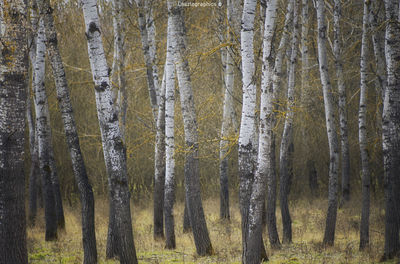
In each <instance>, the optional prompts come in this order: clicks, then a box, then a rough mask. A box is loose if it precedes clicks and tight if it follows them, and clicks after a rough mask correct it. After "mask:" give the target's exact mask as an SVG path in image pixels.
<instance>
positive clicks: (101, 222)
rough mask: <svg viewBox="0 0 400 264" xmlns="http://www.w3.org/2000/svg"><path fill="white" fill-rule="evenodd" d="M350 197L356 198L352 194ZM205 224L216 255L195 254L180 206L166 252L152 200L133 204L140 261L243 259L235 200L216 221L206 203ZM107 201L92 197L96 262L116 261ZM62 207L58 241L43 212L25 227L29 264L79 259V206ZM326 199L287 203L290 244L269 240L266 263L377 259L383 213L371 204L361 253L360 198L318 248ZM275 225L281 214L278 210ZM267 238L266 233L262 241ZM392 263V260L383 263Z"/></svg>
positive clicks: (214, 204)
mask: <svg viewBox="0 0 400 264" xmlns="http://www.w3.org/2000/svg"><path fill="white" fill-rule="evenodd" d="M353 200H358V199H356V198H354V199H353ZM203 206H204V209H205V214H206V218H207V225H208V229H209V233H210V236H211V241H212V244H213V248H214V250H215V254H214V255H213V256H209V257H199V256H197V255H196V251H195V246H194V242H193V236H192V234H191V233H183V232H182V218H183V204H182V203H178V204H177V205H176V206H175V222H176V231H175V233H176V244H177V248H176V250H165V249H164V241H162V240H159V241H155V240H154V239H153V228H152V219H153V216H152V215H153V214H152V201H151V202H149V203H148V204H147V205H142V206H134V207H133V210H132V212H133V229H134V239H135V246H136V251H137V255H138V259H139V262H140V263H241V231H240V215H239V210H238V206H237V204H234V205H233V206H232V208H231V221H230V222H227V221H221V220H219V203H218V199H214V200H213V199H209V200H206V201H204V204H203ZM107 207H108V202H107V201H106V200H97V201H96V236H97V250H98V256H99V263H119V262H118V261H115V260H106V259H105V248H106V239H107V225H108V208H107ZM78 208H79V206H76V207H75V208H72V207H68V206H67V205H65V218H66V230H65V231H63V232H60V233H59V239H58V241H56V242H45V241H44V221H43V220H42V218H43V212H41V214H39V216H38V218H39V219H40V220H38V221H37V222H38V223H37V225H36V226H35V227H29V228H28V231H27V232H28V250H29V263H82V259H83V252H82V242H81V227H80V226H81V225H80V208H79V209H78ZM326 208H327V201H326V199H318V200H314V201H310V200H303V201H295V202H292V203H291V204H290V209H291V214H292V221H293V225H292V227H293V243H292V244H290V245H283V246H282V249H280V250H273V249H271V248H270V246H269V243H268V242H267V243H266V244H267V252H268V256H269V258H270V261H269V263H287V264H296V263H318V264H320V263H377V262H379V258H380V257H381V255H382V252H383V243H384V240H383V239H384V211H383V209H382V208H380V207H378V206H377V205H376V204H374V205H372V207H371V217H370V223H371V227H370V241H371V242H370V248H369V250H367V251H364V252H359V250H358V247H359V223H360V208H361V207H360V202H359V201H352V202H350V203H348V204H347V205H346V206H344V207H343V208H341V209H339V210H338V217H337V225H336V237H335V245H334V246H333V247H330V248H324V247H323V246H322V243H321V241H322V238H323V233H324V232H323V231H324V227H325V214H326ZM276 215H277V221H278V229H279V230H280V235H281V229H282V227H281V217H280V210H279V207H278V208H277V214H276ZM267 240H268V236H267V234H264V241H267ZM387 263H392V262H387Z"/></svg>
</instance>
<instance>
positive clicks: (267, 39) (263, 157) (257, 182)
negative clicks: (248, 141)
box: [242, 0, 278, 264]
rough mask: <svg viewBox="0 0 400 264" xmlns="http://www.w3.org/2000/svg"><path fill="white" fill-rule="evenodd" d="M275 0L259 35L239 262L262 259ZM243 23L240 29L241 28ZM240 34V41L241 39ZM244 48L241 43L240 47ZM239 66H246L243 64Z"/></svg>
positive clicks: (255, 261) (269, 136) (271, 2)
mask: <svg viewBox="0 0 400 264" xmlns="http://www.w3.org/2000/svg"><path fill="white" fill-rule="evenodd" d="M277 9H278V8H277V1H276V0H270V1H269V2H268V5H267V9H266V16H265V26H264V36H263V68H262V80H261V106H260V126H259V129H260V137H259V145H258V146H259V149H258V160H257V161H258V162H257V163H258V167H257V170H256V173H255V177H254V181H253V182H252V192H251V196H250V197H251V198H250V202H249V203H250V205H249V213H248V227H247V229H246V232H247V240H246V244H245V245H244V252H243V263H246V264H250V263H251V264H253V263H254V264H256V263H260V260H261V261H262V260H263V259H262V255H261V252H262V248H263V247H264V245H263V240H262V217H263V204H264V201H265V185H266V184H267V178H268V174H269V169H270V167H271V165H272V164H271V159H270V157H269V148H270V145H268V144H269V143H271V142H272V141H271V137H272V136H273V134H272V133H271V132H272V126H271V124H272V122H271V113H272V112H273V109H274V104H273V101H272V99H273V90H272V89H271V88H272V87H273V86H272V77H273V72H274V71H273V69H274V59H273V55H272V44H273V37H274V33H275V24H276V22H275V21H276V17H277ZM246 10H247V9H246V5H245V6H244V10H243V20H245V18H244V16H245V11H246ZM245 29H246V28H245V26H243V27H242V30H245ZM244 37H245V36H243V34H242V41H243V40H244ZM244 48H245V46H244V45H242V50H243V49H244ZM243 69H246V65H245V64H243Z"/></svg>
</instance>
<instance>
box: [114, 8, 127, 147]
mask: <svg viewBox="0 0 400 264" xmlns="http://www.w3.org/2000/svg"><path fill="white" fill-rule="evenodd" d="M123 10H124V7H123V1H121V0H113V1H112V14H113V29H114V59H113V65H112V79H113V87H115V86H116V87H117V88H118V92H117V96H116V97H117V100H116V101H117V102H116V103H117V106H118V111H119V118H120V129H121V136H122V138H123V139H124V140H125V128H126V112H127V110H128V94H127V90H126V76H125V20H124V16H123V14H122V12H123ZM114 92H116V91H114ZM114 96H115V95H114Z"/></svg>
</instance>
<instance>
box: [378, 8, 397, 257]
mask: <svg viewBox="0 0 400 264" xmlns="http://www.w3.org/2000/svg"><path fill="white" fill-rule="evenodd" d="M397 2H398V1H397V0H385V10H386V21H387V22H386V33H385V54H386V65H387V87H386V92H385V101H384V104H383V128H382V134H383V155H384V168H385V181H384V189H385V255H384V257H385V258H393V257H394V256H395V255H396V254H397V253H398V250H399V248H400V244H399V209H398V208H399V190H400V178H399V175H400V151H399V146H400V77H399V76H400V23H399V22H398V9H399V8H398V3H397Z"/></svg>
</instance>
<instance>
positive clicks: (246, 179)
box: [238, 0, 263, 262]
mask: <svg viewBox="0 0 400 264" xmlns="http://www.w3.org/2000/svg"><path fill="white" fill-rule="evenodd" d="M256 5H257V2H256V1H255V0H245V1H244V5H243V14H242V29H241V36H240V41H241V55H242V81H243V88H242V89H243V90H242V92H243V104H242V117H241V122H240V131H239V146H238V151H239V153H238V164H239V207H240V214H241V219H242V246H243V256H242V259H243V262H244V261H245V259H246V252H247V247H248V246H247V243H248V227H249V223H248V220H249V219H248V218H249V207H250V196H251V193H252V190H251V188H252V184H253V181H254V164H253V155H254V153H255V152H256V151H257V150H256V149H255V144H256V142H255V131H256V124H255V123H256V116H255V112H256V109H255V108H256V84H255V77H254V72H255V61H254V44H253V41H254V17H255V12H256ZM260 234H261V233H260ZM258 238H259V240H260V241H258V243H260V242H261V240H262V237H261V238H260V237H258ZM262 244H263V243H262ZM259 260H260V258H259V259H258V261H259Z"/></svg>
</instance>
